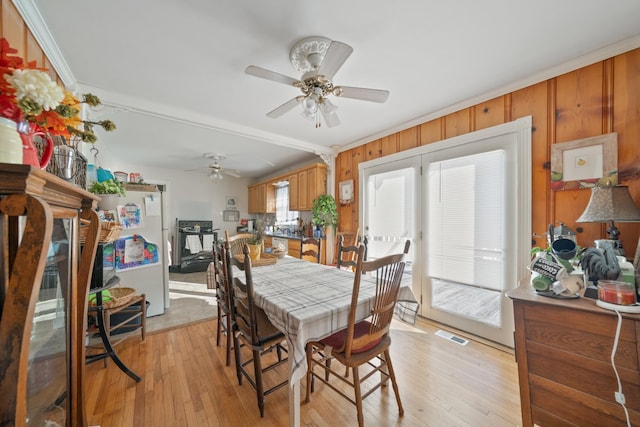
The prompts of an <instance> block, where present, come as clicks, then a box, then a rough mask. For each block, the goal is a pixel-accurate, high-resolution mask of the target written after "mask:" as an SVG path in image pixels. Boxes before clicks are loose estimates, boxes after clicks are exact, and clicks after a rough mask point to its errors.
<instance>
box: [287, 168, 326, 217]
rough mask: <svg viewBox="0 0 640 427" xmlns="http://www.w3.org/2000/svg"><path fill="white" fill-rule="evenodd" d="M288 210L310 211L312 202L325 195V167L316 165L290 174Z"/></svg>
mask: <svg viewBox="0 0 640 427" xmlns="http://www.w3.org/2000/svg"><path fill="white" fill-rule="evenodd" d="M288 180H289V210H292V211H310V210H311V208H312V206H313V200H314V199H316V198H317V197H318V196H320V195H322V194H326V193H327V166H326V165H324V164H321V163H316V164H314V165H311V166H307V167H305V168H303V169H302V170H298V171H297V172H296V173H293V174H290V175H289V177H288Z"/></svg>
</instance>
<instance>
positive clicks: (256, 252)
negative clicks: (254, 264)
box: [247, 244, 262, 261]
mask: <svg viewBox="0 0 640 427" xmlns="http://www.w3.org/2000/svg"><path fill="white" fill-rule="evenodd" d="M247 246H249V258H251V260H252V261H257V260H259V259H260V252H261V251H262V245H249V244H247Z"/></svg>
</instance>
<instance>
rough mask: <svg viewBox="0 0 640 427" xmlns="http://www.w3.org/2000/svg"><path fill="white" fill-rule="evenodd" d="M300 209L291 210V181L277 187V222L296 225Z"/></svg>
mask: <svg viewBox="0 0 640 427" xmlns="http://www.w3.org/2000/svg"><path fill="white" fill-rule="evenodd" d="M299 216H300V212H298V211H290V210H289V183H286V184H285V183H283V184H280V185H278V186H277V187H276V222H277V223H278V224H280V225H296V224H297V223H298V222H297V218H298V217H299Z"/></svg>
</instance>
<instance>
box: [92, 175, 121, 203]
mask: <svg viewBox="0 0 640 427" xmlns="http://www.w3.org/2000/svg"><path fill="white" fill-rule="evenodd" d="M89 192H91V193H93V194H97V195H98V196H100V201H99V202H98V209H101V210H106V211H109V210H114V209H116V208H117V206H118V198H119V197H120V196H124V195H125V190H124V185H122V182H120V181H118V180H116V179H113V178H112V179H107V180H105V181H100V182H98V181H95V182H94V183H93V184H91V187H89Z"/></svg>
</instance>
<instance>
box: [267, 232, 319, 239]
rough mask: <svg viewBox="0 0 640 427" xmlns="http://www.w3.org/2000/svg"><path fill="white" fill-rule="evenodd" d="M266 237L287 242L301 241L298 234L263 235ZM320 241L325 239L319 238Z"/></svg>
mask: <svg viewBox="0 0 640 427" xmlns="http://www.w3.org/2000/svg"><path fill="white" fill-rule="evenodd" d="M265 236H267V237H277V238H279V239H289V240H302V237H303V236H301V235H299V234H290V235H289V234H278V233H265ZM320 239H321V240H325V237H320Z"/></svg>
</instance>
